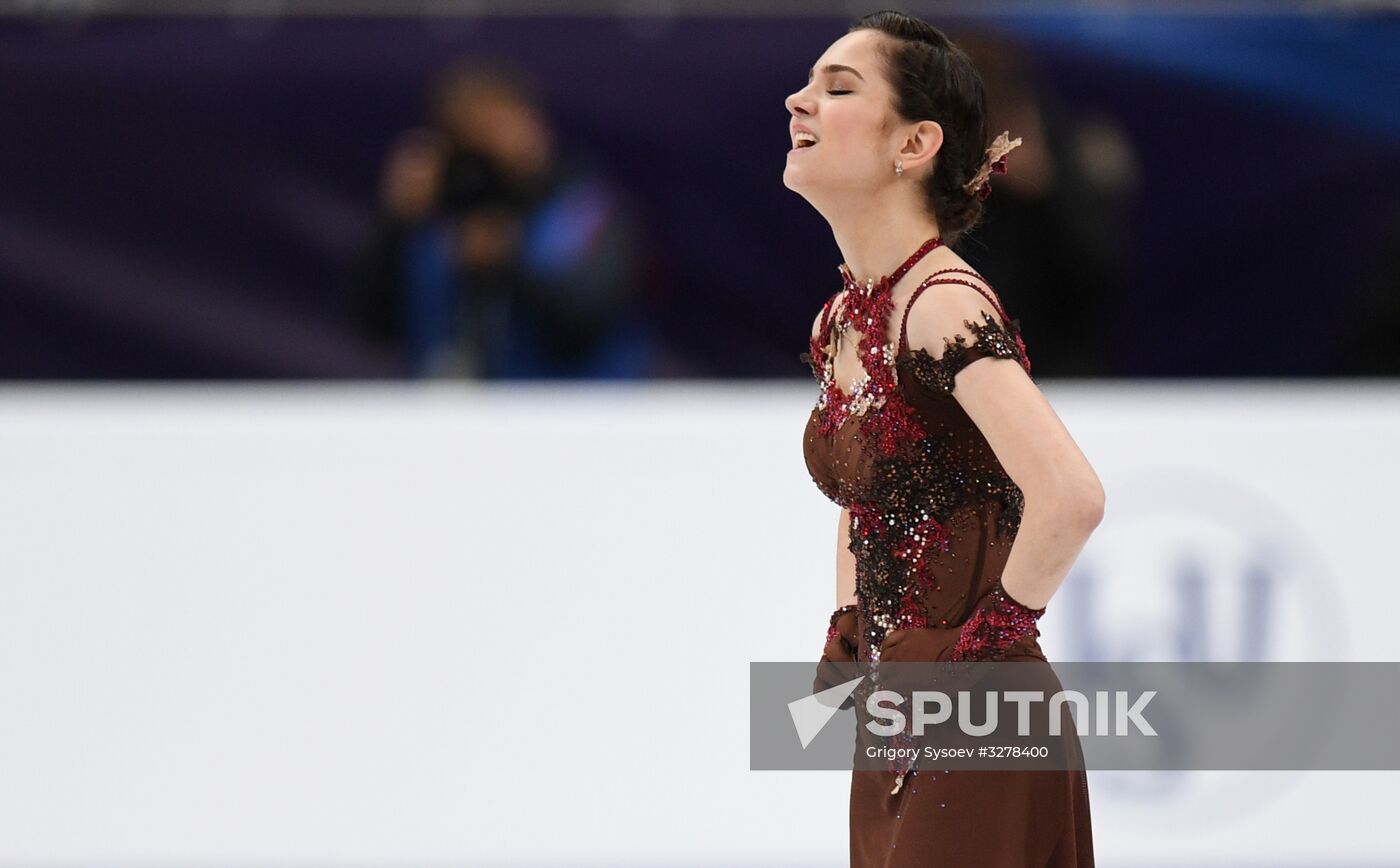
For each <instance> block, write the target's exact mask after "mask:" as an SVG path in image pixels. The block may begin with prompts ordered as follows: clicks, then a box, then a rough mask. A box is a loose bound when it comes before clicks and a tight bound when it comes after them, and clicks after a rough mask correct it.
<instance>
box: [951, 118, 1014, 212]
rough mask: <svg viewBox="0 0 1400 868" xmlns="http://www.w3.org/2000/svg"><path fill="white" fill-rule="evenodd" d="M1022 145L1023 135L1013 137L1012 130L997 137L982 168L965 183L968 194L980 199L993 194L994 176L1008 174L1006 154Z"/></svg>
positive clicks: (988, 149) (988, 150) (964, 186)
mask: <svg viewBox="0 0 1400 868" xmlns="http://www.w3.org/2000/svg"><path fill="white" fill-rule="evenodd" d="M1020 146H1021V137H1020V136H1017V137H1016V138H1014V139H1013V138H1011V131H1010V130H1005V131H1003V132H1002V134H1001V135H999V136H997V137H996V141H994V142H992V146H991V147H990V148H987V158H986V159H985V160H983V161H982V168H980V169H978V170H977V174H976V175H973V176H972V180H971V181H968V182H967V183H966V184H964V185H963V190H965V191H966V192H967V193H968V195H974V196H976V197H977V198H978V199H986V198H987V197H988V196H990V195H991V194H992V176H993V175H1005V174H1006V155H1007V154H1009V153H1011V152H1012V151H1014V150H1015V149H1016V148H1019V147H1020Z"/></svg>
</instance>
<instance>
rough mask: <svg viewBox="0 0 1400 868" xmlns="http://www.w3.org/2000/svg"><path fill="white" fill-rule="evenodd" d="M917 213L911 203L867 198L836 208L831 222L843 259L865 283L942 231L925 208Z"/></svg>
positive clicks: (906, 257)
mask: <svg viewBox="0 0 1400 868" xmlns="http://www.w3.org/2000/svg"><path fill="white" fill-rule="evenodd" d="M901 204H902V203H901ZM915 214H916V215H917V216H910V209H908V208H907V207H890V203H887V202H882V201H878V199H867V200H866V201H865V202H864V203H863V205H861V206H856V207H846V206H843V207H840V208H836V209H833V212H832V214H831V215H828V216H827V222H828V223H830V224H831V232H832V234H833V235H834V236H835V237H836V246H837V247H838V248H840V250H841V259H842V261H843V262H845V264H846V267H847V268H849V269H850V270H851V274H852V275H854V276H855V278H856V279H857V280H858V281H860V282H861V283H864V282H865V280H866V278H870V277H873V278H875V279H877V280H878V279H880V278H881V277H884V276H885V275H887V274H889V273H891V272H892V271H894V270H895V269H896V268H899V266H901V265H903V264H904V260H906V259H908V258H909V257H910V255H911V254H913V253H914V251H916V250H918V249H919V246H920V245H921V244H923V243H924V242H925V241H927V240H929V239H930V238H933V237H934V236H937V235H939V234H940V233H939V230H938V222H937V221H936V220H934V219H933V218H932V217H930V216H928V215H927V214H926V213H924V212H923V210H922V209H917V210H916V211H915ZM934 252H935V253H936V252H937V251H934ZM930 255H932V254H930ZM925 259H927V257H925Z"/></svg>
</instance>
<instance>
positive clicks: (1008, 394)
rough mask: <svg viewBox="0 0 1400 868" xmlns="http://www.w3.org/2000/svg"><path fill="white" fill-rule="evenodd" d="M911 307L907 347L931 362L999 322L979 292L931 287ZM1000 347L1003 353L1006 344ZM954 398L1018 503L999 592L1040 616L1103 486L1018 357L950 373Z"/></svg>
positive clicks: (1083, 536) (1091, 523)
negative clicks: (988, 322) (954, 340)
mask: <svg viewBox="0 0 1400 868" xmlns="http://www.w3.org/2000/svg"><path fill="white" fill-rule="evenodd" d="M935 290H937V292H935ZM917 301H918V302H919V303H917V304H915V305H914V306H913V307H912V309H911V310H910V315H909V321H908V336H909V345H910V346H911V347H922V348H924V349H926V350H927V352H928V353H929V354H930V355H932V356H933V357H934V358H935V359H937V358H940V357H941V356H942V355H943V352H944V348H945V346H947V344H946V340H947V338H948V337H949V336H951V335H955V334H961V335H963V336H965V337H966V338H970V339H975V340H976V341H978V342H980V339H981V337H980V336H976V335H974V334H972V333H970V332H971V331H973V330H970V329H969V328H968V327H967V325H968V323H980V322H984V321H985V318H990V319H992V320H993V322H997V321H999V317H997V316H996V315H995V314H994V313H992V312H990V311H988V310H987V308H988V307H990V305H989V304H987V302H986V300H985V299H984V298H983V297H982V296H981V294H979V293H978V292H977V291H976V290H973V289H971V288H967V287H961V286H959V285H948V286H934V287H930V289H929V291H927V292H925V293H923V295H922V296H920V298H919V299H918V300H917ZM992 337H995V336H992ZM973 342H974V341H973V340H968V344H969V345H971V344H972V343H973ZM999 344H1000V345H1002V346H1009V345H1008V344H1007V342H1006V341H1005V339H1004V336H1003V337H1002V339H1001V340H1000V341H999ZM1013 355H1014V352H1013ZM952 395H953V397H954V398H955V399H956V400H957V401H958V403H959V404H960V405H961V406H962V408H963V410H964V411H966V413H967V415H968V418H970V419H971V420H972V422H973V424H975V425H976V426H977V429H978V430H979V431H980V432H981V433H982V436H983V437H985V438H986V439H987V443H988V445H990V446H991V448H992V452H993V453H994V454H995V455H996V457H997V460H998V461H999V462H1000V463H1001V465H1002V468H1003V469H1004V470H1005V471H1006V473H1007V475H1008V476H1010V477H1011V479H1012V480H1013V481H1014V482H1015V483H1016V485H1017V486H1018V487H1019V488H1020V489H1021V493H1022V494H1023V495H1024V497H1025V507H1024V511H1023V514H1022V517H1021V524H1020V528H1019V530H1018V531H1017V534H1016V540H1015V542H1014V543H1013V545H1012V547H1011V552H1010V554H1009V555H1008V556H1007V562H1006V566H1005V569H1004V570H1003V571H1002V576H1001V584H1002V587H1003V588H1005V591H1006V593H1007V594H1009V595H1010V596H1011V597H1012V599H1014V600H1015V601H1017V602H1019V603H1021V604H1022V605H1024V606H1026V607H1029V608H1031V609H1038V608H1041V607H1043V606H1044V605H1045V604H1046V603H1047V602H1048V601H1049V599H1050V598H1051V596H1053V595H1054V593H1055V591H1056V590H1057V589H1058V588H1059V586H1060V584H1061V582H1063V581H1064V578H1065V576H1066V575H1067V574H1068V573H1069V570H1070V567H1071V566H1073V564H1074V562H1075V560H1076V559H1077V558H1078V557H1079V553H1080V551H1082V550H1083V548H1084V545H1085V544H1086V543H1087V542H1088V540H1089V536H1090V535H1091V534H1092V533H1093V531H1094V528H1095V527H1097V526H1098V524H1099V522H1100V521H1101V520H1102V518H1103V511H1104V490H1103V486H1102V485H1101V484H1100V482H1099V478H1098V476H1097V475H1096V474H1095V473H1094V469H1093V467H1092V466H1090V464H1089V461H1088V459H1087V458H1085V456H1084V453H1083V452H1081V451H1080V449H1079V446H1078V445H1077V444H1076V443H1075V442H1074V438H1073V437H1071V436H1070V433H1069V431H1068V430H1067V429H1066V428H1065V425H1064V423H1063V422H1061V421H1060V417H1059V416H1058V415H1057V414H1056V413H1055V411H1054V409H1053V408H1052V407H1051V406H1050V403H1049V402H1048V401H1047V400H1046V399H1045V396H1044V395H1042V394H1041V392H1040V388H1039V387H1038V386H1037V384H1036V383H1035V382H1034V381H1033V380H1032V379H1031V377H1030V375H1029V374H1028V373H1027V372H1026V370H1025V369H1024V368H1023V367H1022V365H1021V363H1020V361H1018V359H1016V358H1014V357H1008V356H1006V355H1000V354H999V356H992V355H988V356H982V357H981V358H976V359H975V360H973V361H971V362H970V363H968V364H966V365H964V366H962V367H961V368H960V369H959V370H957V372H956V374H955V380H954V388H953V391H952Z"/></svg>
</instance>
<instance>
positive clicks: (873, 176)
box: [783, 12, 990, 243]
mask: <svg viewBox="0 0 1400 868" xmlns="http://www.w3.org/2000/svg"><path fill="white" fill-rule="evenodd" d="M785 105H786V106H787V109H788V113H789V115H790V116H791V117H790V119H789V132H790V133H791V134H792V138H793V141H792V145H793V146H794V147H793V150H790V151H789V152H788V158H787V166H786V168H785V170H784V173H783V183H784V184H785V185H786V186H787V187H788V188H789V189H792V190H794V191H796V192H798V193H801V194H802V195H803V196H804V197H805V198H807V199H808V200H809V201H810V202H812V204H813V205H814V206H815V207H817V209H818V210H820V211H823V213H826V212H827V209H829V208H842V207H851V205H852V204H853V203H852V199H853V198H859V197H862V196H872V195H874V196H879V197H881V198H883V199H890V200H893V201H899V200H908V201H910V202H912V203H913V205H914V206H915V207H920V208H922V209H923V210H924V211H925V212H926V213H927V214H928V215H930V216H931V217H932V218H933V219H934V220H935V221H936V222H937V224H938V228H939V231H940V233H941V235H942V236H943V239H944V240H945V241H946V242H949V243H951V242H952V241H954V240H956V239H957V237H958V236H959V235H961V234H962V233H963V232H965V231H967V230H968V229H970V228H971V227H972V226H973V225H974V224H975V223H976V222H977V220H978V219H979V218H980V217H981V214H982V201H981V199H979V198H978V196H977V195H976V193H975V191H974V192H968V191H967V190H966V189H965V186H966V185H967V183H968V182H969V181H970V180H971V179H972V178H973V176H974V175H976V174H977V171H978V169H979V168H981V166H982V163H983V160H984V158H985V156H986V150H987V146H988V144H989V143H990V142H989V138H988V134H987V118H986V96H985V92H984V88H983V84H982V78H981V76H980V75H978V73H977V69H976V68H975V67H974V66H973V64H972V61H971V59H970V58H969V57H968V56H967V54H966V53H965V52H963V50H962V49H960V48H958V47H957V46H956V45H954V44H953V43H952V42H951V41H949V39H948V37H946V36H944V35H943V33H942V31H940V30H938V28H936V27H933V26H932V25H930V24H928V23H926V22H924V21H921V20H919V19H917V18H912V17H910V16H908V15H905V14H903V13H900V12H875V13H872V14H870V15H866V16H864V17H863V18H861V19H859V20H858V21H856V22H855V23H853V24H852V25H851V26H850V29H849V30H848V31H847V33H846V34H845V35H844V36H842V37H841V38H840V39H838V40H836V41H835V42H833V43H832V44H831V46H830V47H828V48H827V50H826V52H825V53H823V54H822V56H821V57H820V58H818V59H817V62H816V64H815V65H814V66H813V68H812V77H811V78H810V79H809V80H808V82H807V84H806V85H805V86H804V87H803V88H802V89H801V90H798V91H797V92H796V93H793V94H792V95H790V96H789V97H788V98H787V100H786V102H785ZM804 127H805V128H806V129H807V130H810V132H811V134H812V135H813V136H815V138H816V144H815V145H807V144H805V143H803V142H802V137H800V136H798V135H797V134H798V132H799V131H800V130H801V129H802V128H804ZM896 163H899V164H901V165H902V168H903V173H902V174H898V173H897V172H896Z"/></svg>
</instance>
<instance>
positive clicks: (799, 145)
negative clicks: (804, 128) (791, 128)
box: [792, 132, 817, 151]
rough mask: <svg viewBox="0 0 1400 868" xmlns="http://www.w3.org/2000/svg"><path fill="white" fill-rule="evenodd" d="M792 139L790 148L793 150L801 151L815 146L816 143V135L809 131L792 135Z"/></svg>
mask: <svg viewBox="0 0 1400 868" xmlns="http://www.w3.org/2000/svg"><path fill="white" fill-rule="evenodd" d="M792 141H793V144H792V149H793V150H794V151H803V150H806V149H807V148H812V147H816V144H817V139H816V137H815V136H813V135H812V134H811V133H806V132H800V133H798V134H797V135H796V136H794V137H793V140H792Z"/></svg>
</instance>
